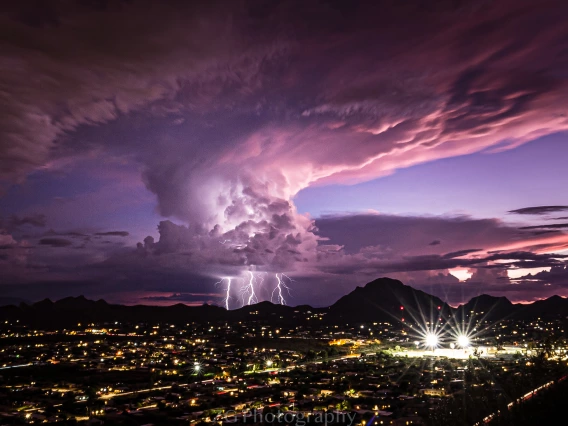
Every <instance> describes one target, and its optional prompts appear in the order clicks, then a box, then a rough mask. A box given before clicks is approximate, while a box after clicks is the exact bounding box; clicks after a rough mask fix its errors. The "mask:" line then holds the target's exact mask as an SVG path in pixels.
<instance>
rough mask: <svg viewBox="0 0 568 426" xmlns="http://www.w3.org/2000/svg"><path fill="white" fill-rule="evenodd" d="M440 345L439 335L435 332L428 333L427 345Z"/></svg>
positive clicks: (432, 346)
mask: <svg viewBox="0 0 568 426" xmlns="http://www.w3.org/2000/svg"><path fill="white" fill-rule="evenodd" d="M437 345H438V336H436V335H435V334H434V333H428V334H427V335H426V346H428V347H430V348H434V347H436V346H437Z"/></svg>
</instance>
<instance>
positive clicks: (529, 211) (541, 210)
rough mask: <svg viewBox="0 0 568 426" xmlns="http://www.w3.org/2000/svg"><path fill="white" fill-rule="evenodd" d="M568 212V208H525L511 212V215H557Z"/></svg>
mask: <svg viewBox="0 0 568 426" xmlns="http://www.w3.org/2000/svg"><path fill="white" fill-rule="evenodd" d="M565 210H568V206H536V207H524V208H522V209H517V210H509V213H514V214H526V215H543V214H549V213H556V212H561V211H565Z"/></svg>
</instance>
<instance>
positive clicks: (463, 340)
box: [458, 334, 471, 348]
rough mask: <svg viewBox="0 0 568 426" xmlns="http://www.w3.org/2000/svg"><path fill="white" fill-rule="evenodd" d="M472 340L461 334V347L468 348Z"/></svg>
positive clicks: (459, 342)
mask: <svg viewBox="0 0 568 426" xmlns="http://www.w3.org/2000/svg"><path fill="white" fill-rule="evenodd" d="M470 343H471V342H470V340H469V337H467V336H466V335H465V334H461V335H459V336H458V345H459V346H461V347H462V348H467V347H468V346H469V345H470Z"/></svg>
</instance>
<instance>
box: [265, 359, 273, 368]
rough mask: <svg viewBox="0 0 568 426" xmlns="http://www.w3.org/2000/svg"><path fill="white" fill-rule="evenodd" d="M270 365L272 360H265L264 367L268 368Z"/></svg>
mask: <svg viewBox="0 0 568 426" xmlns="http://www.w3.org/2000/svg"><path fill="white" fill-rule="evenodd" d="M271 365H272V360H270V359H268V360H266V366H267V367H270V366H271Z"/></svg>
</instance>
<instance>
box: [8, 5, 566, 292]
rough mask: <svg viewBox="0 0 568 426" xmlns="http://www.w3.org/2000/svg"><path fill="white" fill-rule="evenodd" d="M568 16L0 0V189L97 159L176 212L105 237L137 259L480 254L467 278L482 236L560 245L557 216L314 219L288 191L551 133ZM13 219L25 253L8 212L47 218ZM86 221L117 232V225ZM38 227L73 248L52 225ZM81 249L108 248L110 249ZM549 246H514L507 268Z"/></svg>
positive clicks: (52, 241)
mask: <svg viewBox="0 0 568 426" xmlns="http://www.w3.org/2000/svg"><path fill="white" fill-rule="evenodd" d="M566 12H568V6H567V5H566V3H565V2H561V1H545V2H544V3H542V2H541V3H538V4H537V3H535V2H524V1H500V2H492V1H479V2H468V1H465V2H454V1H442V2H436V4H435V5H431V6H427V5H426V4H425V3H424V2H422V1H416V2H414V1H411V2H398V1H394V0H393V1H384V2H374V3H368V4H357V5H348V4H347V3H345V4H342V3H337V2H316V3H310V4H309V5H306V4H305V2H270V3H266V2H257V1H250V2H249V1H235V2H221V1H219V2H210V3H208V4H205V3H200V2H198V3H195V2H192V3H185V4H184V5H182V6H180V5H179V3H177V2H171V3H170V2H159V3H156V2H144V1H140V2H125V3H108V4H106V5H105V6H93V5H90V4H85V3H82V2H76V3H73V2H66V1H61V2H51V3H49V4H48V5H45V6H44V8H43V9H42V10H39V9H37V8H34V7H32V6H30V5H27V4H24V5H12V6H10V7H7V8H5V10H4V11H3V13H2V14H1V15H0V28H2V30H1V31H2V32H3V33H4V35H5V39H6V43H5V45H6V49H5V53H4V55H3V58H2V60H3V62H4V64H5V65H6V66H5V67H3V71H2V73H1V74H0V97H2V99H3V102H2V107H1V108H2V111H1V112H2V114H0V170H1V172H0V179H2V183H3V184H4V186H9V185H11V184H12V183H14V182H21V181H22V180H25V178H26V176H29V174H30V173H34V172H37V171H38V170H58V169H60V168H64V167H65V166H66V165H68V164H72V163H74V162H77V161H80V160H81V159H85V158H89V159H95V160H99V161H100V162H101V164H102V165H103V166H102V170H101V174H103V173H104V161H105V160H107V159H109V158H112V159H114V160H117V161H122V162H124V163H125V164H132V165H135V166H136V167H138V168H139V169H140V170H141V179H142V180H143V182H144V184H145V186H146V188H148V189H149V190H150V191H151V192H152V193H153V194H155V196H156V199H157V202H158V206H157V209H158V212H159V213H160V215H162V216H163V217H165V218H169V219H170V220H167V221H163V222H161V223H160V225H159V228H158V230H159V234H160V237H159V240H157V241H155V240H154V239H153V238H152V237H149V238H147V239H146V240H144V242H141V243H140V244H139V245H138V247H137V249H136V251H134V250H133V251H132V253H128V254H126V255H125V254H123V253H122V251H119V252H120V253H119V254H120V255H119V256H118V257H119V258H120V259H121V261H124V262H125V263H126V264H127V265H130V264H138V263H137V262H140V260H138V258H143V259H148V258H151V259H152V262H155V264H156V265H161V266H163V267H165V266H166V265H169V267H172V268H173V267H186V265H191V267H192V268H194V270H195V271H198V272H199V273H202V274H203V275H219V274H223V275H225V274H231V275H238V274H239V272H240V273H242V272H243V271H246V270H249V269H251V268H253V269H255V270H261V271H269V272H276V271H296V272H297V273H301V274H307V275H313V274H332V275H343V274H347V273H353V274H358V273H360V274H367V275H373V274H377V273H402V272H408V271H435V270H441V271H447V270H449V269H451V268H456V267H473V266H474V265H475V266H476V267H479V268H478V269H477V270H476V272H475V273H474V277H477V278H479V279H480V280H481V279H482V274H486V275H485V276H484V278H483V279H484V280H487V281H491V280H493V279H494V278H495V277H498V276H501V275H502V272H487V271H493V270H496V269H501V270H502V269H503V268H501V267H500V268H490V267H492V266H493V267H494V266H495V262H497V261H498V260H499V261H505V260H507V259H506V258H503V259H497V258H491V257H490V256H489V255H490V253H489V251H491V250H499V251H505V252H515V253H517V252H519V253H520V252H525V251H526V252H532V253H534V252H538V253H542V252H544V251H549V252H550V251H552V250H555V249H560V248H562V247H565V244H566V240H565V236H564V234H563V233H562V232H552V231H562V229H564V227H565V224H550V225H546V226H545V225H543V226H531V227H529V228H527V227H523V228H524V229H521V230H519V229H517V228H515V227H509V226H504V225H503V224H500V223H497V222H496V221H494V220H491V219H487V220H485V221H484V220H472V219H469V218H457V219H456V218H452V219H447V218H439V219H434V218H416V217H389V216H373V215H368V216H350V217H344V218H322V219H320V220H318V221H317V223H315V224H314V221H313V219H311V218H309V217H306V216H304V215H301V214H299V213H298V212H297V210H296V207H295V205H294V196H295V195H296V194H297V193H298V192H299V191H300V190H302V189H304V188H306V187H309V186H313V185H325V184H330V183H342V184H349V183H355V182H361V181H365V180H369V179H374V178H377V177H381V176H385V175H388V174H390V173H393V172H394V171H395V170H397V169H400V168H405V167H410V166H412V165H415V164H420V163H423V162H427V161H432V160H436V159H441V158H447V157H452V156H457V155H464V154H469V153H473V152H479V151H485V152H489V153H490V152H495V151H499V150H505V149H511V148H514V147H516V146H518V145H519V144H522V143H525V142H527V141H530V140H533V139H535V138H537V137H539V136H542V135H546V134H550V133H553V132H558V131H562V130H565V129H566V128H567V127H568V119H567V117H566V114H565V99H567V95H568V84H567V81H566V78H565V75H566V72H567V71H568V62H567V58H566V55H565V51H566V30H565V23H564V16H566ZM101 28H104V31H101V30H100V29H101ZM117 183H118V182H117ZM562 210H565V206H541V207H531V208H524V209H517V210H513V211H511V213H516V214H519V215H527V214H533V215H539V214H545V213H551V212H558V211H562ZM174 222H177V223H178V224H176V223H174ZM8 223H9V225H2V228H3V229H4V233H3V234H2V244H3V245H4V246H18V247H20V250H24V249H23V248H22V247H23V246H22V245H23V244H25V243H24V241H25V239H24V238H23V237H18V238H13V236H12V235H13V233H12V232H11V230H10V227H12V228H13V227H18V226H24V225H32V226H36V227H41V226H43V225H44V224H45V218H43V217H42V216H35V217H24V218H19V219H18V218H12V219H9V220H8ZM318 228H319V231H317V229H318ZM347 229H349V230H350V231H349V232H352V233H351V234H350V235H346V234H345V233H346V232H347V231H346V230H347ZM391 229H396V230H397V234H396V235H392V234H391V232H390V230H391ZM418 231H419V232H418ZM522 231H531V232H530V233H527V232H522ZM149 233H150V231H149ZM14 235H15V234H14ZM95 236H97V237H101V238H102V237H105V238H106V237H108V238H109V239H108V240H105V241H108V243H107V244H109V245H114V246H116V245H117V243H116V242H115V240H116V239H117V238H119V237H127V236H128V232H127V231H100V230H99V231H97V232H95ZM35 240H37V244H38V246H45V247H43V248H48V247H49V248H53V249H54V250H56V249H57V250H58V252H62V251H64V250H70V249H71V248H73V247H75V243H74V242H73V240H72V239H71V238H69V237H65V236H54V235H46V236H40V237H37V238H35V239H34V241H35ZM459 241H467V244H462V243H459ZM411 242H412V243H411ZM101 244H102V241H101ZM26 250H27V249H26ZM481 252H482V253H481ZM102 253H106V254H102ZM91 255H92V256H91V258H92V259H98V260H100V262H102V263H103V264H105V267H110V266H109V265H114V264H115V262H117V261H118V260H117V259H116V258H115V255H116V253H115V251H114V250H111V251H109V252H104V251H100V252H99V251H97V252H96V253H95V252H92V253H91ZM22 256H23V254H20V255H19V256H18V257H17V259H20V260H19V261H20V262H21V261H23V260H22V259H23V258H24V257H22ZM45 256H46V258H45V259H44V262H45V263H44V264H47V263H49V260H48V257H49V256H48V255H47V254H45ZM123 256H124V257H123ZM494 256H499V255H497V254H494ZM137 257H138V258H137ZM9 259H12V258H11V257H9V256H4V260H5V261H6V262H8V260H9ZM14 259H15V258H14ZM164 259H168V260H167V261H165V260H164ZM558 259H559V258H558V257H556V258H550V259H544V258H535V259H524V258H523V256H522V255H519V256H518V257H515V258H514V259H513V260H512V261H511V262H509V267H519V268H520V267H526V266H527V265H526V263H527V262H536V263H534V264H538V265H540V266H542V265H545V264H546V265H547V266H550V267H555V268H556V267H559V266H558V265H557V262H558V261H559V260H558ZM531 265H532V263H531ZM497 266H498V265H497ZM555 270H556V269H555ZM481 271H486V272H481ZM444 273H445V274H446V276H447V273H446V272H444ZM15 274H16V273H15ZM487 274H489V275H487ZM499 274H501V275H499ZM435 276H438V275H435ZM495 279H496V278H495ZM450 280H451V278H450Z"/></svg>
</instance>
